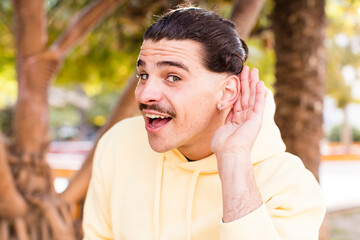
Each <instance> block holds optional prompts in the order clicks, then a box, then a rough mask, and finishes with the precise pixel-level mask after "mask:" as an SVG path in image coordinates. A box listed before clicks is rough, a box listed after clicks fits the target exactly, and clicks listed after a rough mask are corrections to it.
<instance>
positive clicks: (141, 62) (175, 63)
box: [136, 59, 189, 72]
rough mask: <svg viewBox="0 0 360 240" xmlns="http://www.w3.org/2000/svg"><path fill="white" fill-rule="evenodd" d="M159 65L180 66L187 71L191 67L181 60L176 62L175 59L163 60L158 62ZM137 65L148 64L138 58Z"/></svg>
mask: <svg viewBox="0 0 360 240" xmlns="http://www.w3.org/2000/svg"><path fill="white" fill-rule="evenodd" d="M156 65H157V66H158V67H163V66H174V67H178V68H181V69H184V70H185V71H187V72H189V69H188V68H187V67H186V66H185V65H184V64H182V63H181V62H175V61H161V62H158V63H157V64H156ZM136 66H137V67H139V66H141V67H145V66H146V62H144V61H143V60H141V59H138V60H137V63H136Z"/></svg>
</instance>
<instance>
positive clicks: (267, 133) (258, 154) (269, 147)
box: [165, 89, 286, 173]
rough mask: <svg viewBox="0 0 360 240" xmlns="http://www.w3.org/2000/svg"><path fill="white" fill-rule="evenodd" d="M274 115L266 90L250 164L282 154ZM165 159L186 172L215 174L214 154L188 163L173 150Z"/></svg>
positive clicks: (282, 143)
mask: <svg viewBox="0 0 360 240" xmlns="http://www.w3.org/2000/svg"><path fill="white" fill-rule="evenodd" d="M274 114H275V101H274V95H273V93H272V92H271V90H269V89H267V90H266V101H265V109H264V118H263V122H262V126H261V129H260V131H259V134H258V136H257V138H256V140H255V142H254V145H253V148H252V151H251V162H252V163H253V164H256V163H258V162H261V161H262V160H265V159H267V158H270V157H272V156H274V155H276V154H278V153H282V152H284V151H285V149H286V147H285V144H284V142H283V140H282V139H281V134H280V130H279V128H278V127H277V126H276V124H275V121H274ZM174 155H175V156H174ZM165 159H172V160H171V161H172V164H175V165H177V166H178V167H180V168H183V169H185V170H188V171H200V172H202V173H215V172H217V159H216V156H215V154H212V155H210V156H208V157H206V158H204V159H201V160H197V161H193V162H189V161H188V160H187V159H186V157H185V156H184V155H183V154H182V153H181V152H180V151H179V150H178V149H173V150H171V151H168V152H166V153H165Z"/></svg>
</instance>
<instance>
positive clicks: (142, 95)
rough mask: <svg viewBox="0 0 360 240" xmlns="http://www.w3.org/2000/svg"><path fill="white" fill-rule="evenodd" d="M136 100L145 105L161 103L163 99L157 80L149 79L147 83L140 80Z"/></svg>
mask: <svg viewBox="0 0 360 240" xmlns="http://www.w3.org/2000/svg"><path fill="white" fill-rule="evenodd" d="M135 98H136V100H137V101H138V102H140V103H144V104H149V103H153V102H159V101H160V100H161V98H162V92H161V89H160V85H159V83H158V82H157V81H156V79H154V78H150V77H149V78H148V79H147V80H145V81H142V80H140V81H139V83H138V85H137V87H136V90H135Z"/></svg>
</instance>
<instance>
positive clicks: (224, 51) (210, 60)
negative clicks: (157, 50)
mask: <svg viewBox="0 0 360 240" xmlns="http://www.w3.org/2000/svg"><path fill="white" fill-rule="evenodd" d="M148 39H149V40H152V41H154V42H157V41H160V40H162V39H166V40H194V41H197V42H199V43H201V44H202V47H203V50H204V57H203V60H204V65H205V67H206V68H207V69H208V70H210V71H213V72H217V73H224V72H226V73H231V74H239V73H240V72H241V71H242V69H243V66H244V63H245V61H246V59H247V55H248V48H247V46H246V43H245V42H244V41H243V40H242V39H240V38H239V36H238V34H237V32H236V30H235V24H234V23H233V22H231V21H229V20H226V19H224V18H222V17H221V16H219V15H218V14H216V13H214V12H211V11H207V10H205V9H201V8H196V7H186V8H178V9H174V10H170V11H169V12H167V13H165V14H164V15H163V16H161V17H160V18H159V19H158V20H157V21H156V22H154V23H153V24H152V25H151V26H150V27H149V28H148V29H147V31H146V32H145V34H144V40H148Z"/></svg>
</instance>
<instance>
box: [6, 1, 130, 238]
mask: <svg viewBox="0 0 360 240" xmlns="http://www.w3.org/2000/svg"><path fill="white" fill-rule="evenodd" d="M123 1H125V0H123ZM123 1H121V0H98V1H95V2H93V3H92V4H90V5H89V6H87V7H85V8H84V9H83V11H81V12H80V13H79V14H78V15H77V16H76V17H75V19H74V20H73V21H72V23H71V24H70V26H69V28H68V29H67V30H66V31H65V32H64V34H63V35H61V37H60V38H59V40H58V41H55V42H54V44H53V45H52V46H51V47H50V48H49V49H46V43H47V32H46V14H45V10H44V0H33V1H27V0H13V2H12V3H13V16H14V19H13V20H14V26H15V43H16V49H17V56H16V70H17V80H18V99H17V103H16V106H15V114H14V124H13V127H14V142H13V144H12V146H11V148H10V151H9V153H8V154H7V155H5V150H4V147H3V146H2V144H1V143H0V164H2V165H4V167H2V168H1V170H0V173H3V174H1V180H2V181H1V184H0V192H3V191H5V190H6V191H8V192H9V194H5V196H3V195H1V198H0V206H1V207H5V206H7V207H8V208H7V209H5V208H4V210H3V209H2V208H1V209H0V211H1V214H0V217H1V219H0V223H1V229H0V236H1V237H3V238H2V239H4V240H6V239H10V238H11V239H29V240H33V239H34V240H35V239H36V240H38V239H44V240H45V239H49V238H50V239H75V236H76V235H78V234H76V232H75V230H74V226H73V222H72V220H71V217H70V212H69V209H67V207H66V206H65V205H64V203H63V202H62V201H60V200H59V198H58V196H57V195H56V193H55V191H54V189H53V178H52V176H51V169H50V167H49V166H48V165H47V163H46V159H45V155H46V151H47V146H48V142H49V138H48V118H49V116H48V93H47V92H48V88H49V86H50V84H51V82H52V79H53V78H54V76H55V75H56V73H57V71H58V70H59V68H60V67H61V65H62V63H63V61H64V58H65V55H66V53H67V52H68V51H69V50H70V49H71V48H73V47H74V46H75V45H76V44H77V43H78V42H79V41H80V40H81V39H82V38H83V37H84V36H85V35H86V33H87V32H88V31H90V30H91V29H92V28H93V27H94V26H95V25H96V24H97V23H99V22H100V21H101V20H103V19H104V17H106V16H107V15H108V14H110V12H111V11H113V10H114V9H115V7H116V6H117V5H118V4H120V3H121V2H123ZM6 157H7V158H8V159H11V169H12V174H13V176H14V179H12V178H11V175H10V174H11V173H10V170H9V166H8V165H7V162H6ZM15 183H16V188H17V189H18V191H16V188H15ZM19 192H20V193H21V194H22V195H23V196H25V198H26V200H27V203H26V202H25V201H24V198H23V197H22V196H21V195H20V194H19ZM8 197H12V203H13V204H11V205H10V206H9V205H1V203H5V202H6V203H7V202H9V199H8ZM27 205H29V206H31V208H29V212H27V214H26V215H21V214H23V213H24V212H25V211H26V210H27ZM16 215H21V216H20V217H17V218H16V219H14V220H11V219H10V217H13V216H16ZM37 223H39V224H37ZM5 228H8V230H6V229H5ZM78 236H79V235H78Z"/></svg>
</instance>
